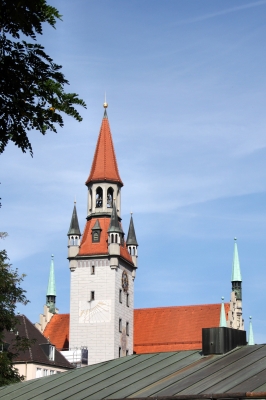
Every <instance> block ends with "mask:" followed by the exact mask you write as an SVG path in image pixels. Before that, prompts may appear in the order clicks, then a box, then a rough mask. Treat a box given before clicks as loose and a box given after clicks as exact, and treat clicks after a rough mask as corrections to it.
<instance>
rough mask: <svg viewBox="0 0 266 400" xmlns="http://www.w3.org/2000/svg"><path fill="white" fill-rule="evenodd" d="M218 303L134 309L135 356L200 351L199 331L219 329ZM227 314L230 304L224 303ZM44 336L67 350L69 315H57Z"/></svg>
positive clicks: (58, 346)
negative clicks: (212, 328) (165, 352)
mask: <svg viewBox="0 0 266 400" xmlns="http://www.w3.org/2000/svg"><path fill="white" fill-rule="evenodd" d="M220 309H221V304H201V305H196V306H180V307H160V308H140V309H136V310H134V351H135V352H136V353H137V354H143V353H152V352H164V351H175V350H195V349H197V350H199V349H201V347H202V338H201V333H202V332H201V330H202V328H211V327H218V326H219V318H220ZM225 310H226V313H228V311H229V303H226V304H225ZM43 334H44V336H45V337H48V336H49V337H50V340H51V342H52V343H53V344H55V346H56V347H57V348H58V349H62V348H66V343H67V342H65V340H66V338H67V340H68V338H69V314H56V315H54V316H53V317H52V319H51V320H50V322H49V323H48V324H47V326H46V328H45V331H44V333H43Z"/></svg>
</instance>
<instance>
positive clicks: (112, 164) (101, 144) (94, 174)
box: [86, 109, 123, 186]
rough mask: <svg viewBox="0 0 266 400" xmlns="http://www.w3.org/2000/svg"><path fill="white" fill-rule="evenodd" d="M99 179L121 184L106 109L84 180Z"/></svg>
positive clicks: (92, 180) (93, 180)
mask: <svg viewBox="0 0 266 400" xmlns="http://www.w3.org/2000/svg"><path fill="white" fill-rule="evenodd" d="M99 181H110V182H115V183H117V182H118V183H120V185H122V186H123V182H122V180H121V178H120V175H119V171H118V166H117V162H116V156H115V149H114V145H113V140H112V134H111V130H110V125H109V121H108V118H107V113H106V109H105V111H104V117H103V120H102V126H101V129H100V133H99V137H98V141H97V145H96V150H95V153H94V158H93V162H92V166H91V172H90V175H89V177H88V179H87V181H86V185H88V184H89V183H90V182H99Z"/></svg>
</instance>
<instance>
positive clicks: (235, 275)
mask: <svg viewBox="0 0 266 400" xmlns="http://www.w3.org/2000/svg"><path fill="white" fill-rule="evenodd" d="M234 240H235V244H234V257H233V267H232V278H231V282H242V278H241V271H240V263H239V258H238V250H237V243H236V238H235V239H234Z"/></svg>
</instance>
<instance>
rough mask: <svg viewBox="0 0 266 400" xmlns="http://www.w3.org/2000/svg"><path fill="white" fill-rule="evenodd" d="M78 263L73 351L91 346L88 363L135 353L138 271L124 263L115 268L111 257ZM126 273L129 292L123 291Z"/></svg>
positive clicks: (73, 293)
mask: <svg viewBox="0 0 266 400" xmlns="http://www.w3.org/2000/svg"><path fill="white" fill-rule="evenodd" d="M76 263H77V268H75V269H72V270H71V297H70V338H69V340H70V342H69V348H70V349H75V348H84V347H87V348H88V364H95V363H98V362H102V361H106V360H112V359H114V358H117V357H119V348H120V349H121V350H120V356H125V355H127V354H128V355H130V354H133V305H134V276H133V275H134V274H133V275H132V272H133V270H134V268H130V267H129V266H128V265H127V264H126V263H123V262H122V261H120V262H119V265H118V268H111V267H110V262H109V260H108V259H107V258H98V259H83V260H81V259H80V260H78V261H76ZM92 266H94V271H95V273H94V274H92ZM124 270H125V271H126V272H127V275H128V283H129V286H128V291H127V292H124V291H123V289H122V273H123V271H124ZM120 291H121V292H120ZM91 292H94V300H91ZM120 293H121V294H120ZM120 296H121V300H122V302H120ZM127 301H128V302H127ZM119 319H121V321H122V327H121V328H122V329H121V331H122V332H119ZM127 322H128V335H127V333H126V323H127Z"/></svg>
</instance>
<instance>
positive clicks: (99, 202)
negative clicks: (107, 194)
mask: <svg viewBox="0 0 266 400" xmlns="http://www.w3.org/2000/svg"><path fill="white" fill-rule="evenodd" d="M102 206H103V190H102V188H101V187H98V188H97V189H96V208H101V207H102Z"/></svg>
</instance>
